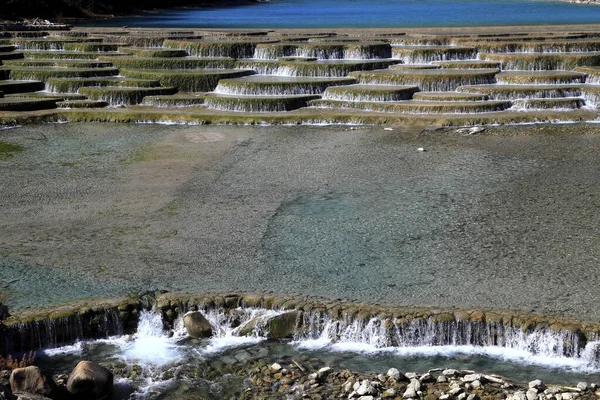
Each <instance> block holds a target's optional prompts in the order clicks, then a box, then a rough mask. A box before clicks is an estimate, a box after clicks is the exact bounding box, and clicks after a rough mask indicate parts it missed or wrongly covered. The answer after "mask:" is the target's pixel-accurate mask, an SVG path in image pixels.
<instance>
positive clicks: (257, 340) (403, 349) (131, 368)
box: [42, 307, 600, 399]
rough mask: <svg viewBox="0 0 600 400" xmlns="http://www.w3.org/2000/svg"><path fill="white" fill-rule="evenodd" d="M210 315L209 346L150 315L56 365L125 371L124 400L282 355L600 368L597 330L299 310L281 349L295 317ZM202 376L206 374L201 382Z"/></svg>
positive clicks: (56, 353) (362, 364) (238, 312)
mask: <svg viewBox="0 0 600 400" xmlns="http://www.w3.org/2000/svg"><path fill="white" fill-rule="evenodd" d="M182 308H183V309H185V308H186V307H182ZM202 312H203V314H204V316H205V317H206V319H207V320H208V321H209V322H210V324H211V326H212V329H213V336H212V337H211V338H209V339H202V340H198V339H191V338H189V337H188V336H187V333H186V331H185V328H184V325H183V316H184V315H183V313H181V314H180V315H179V316H178V317H177V319H176V320H175V321H174V322H173V324H172V325H173V326H172V328H173V329H172V330H171V331H170V330H168V329H165V325H164V322H163V320H162V318H161V314H160V313H158V312H156V311H142V312H140V315H139V323H138V329H137V332H136V333H135V334H133V335H124V336H113V337H109V338H107V339H99V340H94V341H88V342H79V343H77V344H75V345H71V346H66V347H62V348H58V349H52V350H47V351H46V352H45V357H47V358H48V359H49V362H48V364H49V365H56V363H60V362H62V363H65V359H69V357H71V358H70V361H68V363H69V365H70V366H69V368H72V366H73V365H74V364H76V362H77V361H78V360H80V359H91V360H96V361H97V362H101V363H103V364H105V365H106V364H108V365H115V366H116V367H112V368H113V369H115V368H116V373H115V376H116V382H117V383H118V384H119V385H124V386H126V387H130V388H132V389H131V390H130V392H129V393H130V394H127V395H126V396H124V397H118V398H119V399H149V398H156V396H157V394H158V393H166V392H174V391H177V390H182V387H186V385H189V384H190V383H192V384H193V385H196V387H208V388H210V390H214V388H215V387H216V388H219V387H220V388H221V389H219V390H222V388H223V387H226V385H227V383H225V381H223V382H220V383H214V381H211V380H208V381H207V377H206V376H205V375H204V374H205V373H206V371H208V370H209V369H210V368H217V367H218V368H221V367H219V366H222V365H224V364H226V365H232V364H238V363H239V364H240V368H244V365H248V364H245V363H247V362H252V361H253V360H254V361H257V360H264V361H265V362H273V361H275V360H278V359H279V358H278V357H282V356H284V357H286V356H287V357H289V356H290V355H293V356H295V357H300V356H301V355H302V354H308V355H309V356H310V357H320V358H322V359H323V360H337V361H332V362H334V364H337V363H338V362H339V363H340V364H339V365H340V367H343V366H344V365H346V366H348V365H349V366H352V367H353V368H359V369H360V368H362V369H363V370H365V371H370V370H373V368H374V366H373V358H372V357H365V354H369V355H373V354H377V357H378V359H384V360H387V361H386V362H384V363H383V364H382V365H379V364H378V365H379V367H377V368H380V367H383V366H384V365H387V366H388V367H389V366H396V367H398V368H404V369H405V370H407V369H406V368H411V366H413V367H414V366H415V365H417V364H415V362H418V361H415V360H427V359H431V360H432V361H429V362H425V363H423V362H422V361H419V362H418V363H420V364H418V365H419V367H418V368H433V367H434V366H437V367H446V366H447V365H448V363H450V365H454V366H460V365H465V363H469V362H472V363H473V364H466V365H469V366H471V368H472V367H473V366H474V365H477V368H480V366H479V363H481V362H485V363H487V365H488V366H487V368H488V369H489V370H490V371H491V372H494V371H498V370H500V371H502V368H504V372H505V373H506V370H512V369H514V368H516V366H522V368H525V369H527V368H529V370H531V368H537V369H536V370H535V371H537V372H536V373H539V372H540V371H544V370H554V371H563V372H562V373H563V374H565V373H566V374H573V373H577V374H579V375H578V376H581V374H589V373H596V372H598V371H599V370H600V363H599V361H598V360H599V355H600V341H598V337H597V335H596V334H593V333H588V334H587V335H586V336H585V338H583V336H581V335H579V334H577V333H573V332H570V331H563V330H558V331H553V330H551V329H533V330H529V331H524V330H522V329H521V328H520V327H515V326H506V325H503V324H501V323H497V322H481V321H470V320H456V319H451V318H445V319H442V320H440V319H436V318H435V317H430V318H417V319H412V320H405V319H402V320H396V319H392V318H379V317H371V318H369V317H367V318H362V317H356V316H354V315H352V314H345V315H343V316H341V317H338V318H334V317H332V315H331V313H329V312H327V311H294V313H295V315H297V317H296V318H295V334H294V338H293V340H292V341H291V342H287V341H286V342H281V341H277V342H273V341H265V339H267V338H268V337H270V336H272V332H271V331H270V329H272V326H273V325H272V323H270V321H272V320H273V319H277V318H280V317H283V316H284V315H285V314H288V315H289V314H290V312H289V311H288V310H268V309H261V308H243V307H237V308H229V309H225V308H221V307H208V308H204V309H202ZM292 321H294V319H292ZM586 339H587V342H586ZM440 357H441V358H440ZM42 358H43V357H42ZM470 359H473V361H469V360H470ZM271 360H273V361H271ZM360 360H363V361H360ZM435 360H437V361H435ZM441 360H446V361H441ZM485 360H488V361H485ZM326 362H327V361H326ZM111 363H112V364H111ZM390 363H391V364H390ZM432 363H436V364H432ZM440 363H441V365H440ZM527 366H529V367H527ZM533 366H537V367H533ZM482 368H483V367H482ZM519 368H521V367H519ZM409 370H410V369H409ZM119 371H120V372H119ZM194 371H205V372H202V373H201V374H200V375H198V372H194ZM565 371H566V372H565ZM555 373H556V372H555ZM190 374H191V375H190ZM559 374H560V372H559ZM574 376H575V375H574ZM182 379H183V380H182ZM211 379H215V378H211ZM562 379H565V378H564V377H563V378H562ZM184 381H185V382H184ZM182 382H184V383H182ZM194 382H196V383H194ZM207 382H208V384H207ZM237 384H241V380H240V381H239V382H238V383H237ZM182 385H183V386H182ZM198 385H199V386H198ZM223 385H225V386H223ZM207 390H208V389H207ZM131 393H132V394H131Z"/></svg>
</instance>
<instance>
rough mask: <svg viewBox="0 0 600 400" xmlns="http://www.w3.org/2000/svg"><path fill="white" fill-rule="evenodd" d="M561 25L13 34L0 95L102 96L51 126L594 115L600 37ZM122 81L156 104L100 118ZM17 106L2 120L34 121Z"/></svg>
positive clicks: (4, 53)
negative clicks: (481, 28)
mask: <svg viewBox="0 0 600 400" xmlns="http://www.w3.org/2000/svg"><path fill="white" fill-rule="evenodd" d="M561 29H564V31H552V32H545V31H544V30H543V28H536V29H523V30H522V31H519V30H516V31H515V30H514V29H513V30H512V32H509V31H506V32H503V31H502V30H500V29H494V30H493V31H492V32H489V33H485V32H481V31H477V30H474V31H473V33H468V32H467V33H464V32H463V33H457V32H456V31H454V30H443V29H439V30H438V31H439V32H437V33H436V31H435V30H428V31H423V32H419V31H418V30H417V29H414V30H411V31H410V32H408V33H407V34H404V33H403V32H390V33H389V34H387V33H385V32H380V31H377V32H369V31H361V30H352V31H348V30H345V31H338V32H322V33H320V32H315V31H306V32H303V31H298V32H296V31H294V32H292V31H248V32H243V31H237V32H229V31H217V30H192V29H190V30H170V31H157V30H152V29H129V28H123V29H118V30H115V31H108V30H102V29H94V28H77V29H73V30H70V31H69V30H61V31H53V30H49V29H45V30H39V31H35V30H34V31H27V32H20V31H3V32H1V34H0V36H1V37H2V38H3V39H1V40H2V42H1V43H0V62H2V63H3V64H2V66H0V86H2V87H1V88H0V89H2V91H4V92H5V93H11V94H19V93H23V94H25V93H29V92H32V91H39V90H49V91H52V92H59V93H79V94H80V95H82V96H84V97H85V98H84V99H80V100H91V102H90V103H85V102H80V103H74V106H77V105H79V104H81V105H83V104H89V105H93V106H94V109H92V110H86V109H85V108H83V109H77V110H75V109H74V108H75V107H69V108H68V109H64V108H60V109H57V110H56V111H54V112H47V113H43V114H41V113H40V115H39V116H40V118H42V120H57V119H60V120H66V121H81V120H90V121H145V122H173V121H180V122H185V123H188V122H189V123H240V122H241V121H244V123H261V124H263V123H329V124H343V123H348V122H349V121H353V123H354V122H357V121H362V122H365V123H366V122H367V121H369V123H382V122H381V121H385V123H392V122H409V121H411V120H412V117H410V116H409V114H411V113H412V114H415V116H416V115H419V120H420V121H422V122H426V123H429V124H436V125H439V124H441V125H453V124H457V123H459V121H460V123H461V124H467V125H473V124H495V123H516V122H519V123H521V122H544V121H557V120H560V121H580V120H581V119H582V118H584V120H590V119H591V120H596V119H597V118H598V115H597V110H596V104H597V103H598V93H599V91H598V90H597V88H596V87H595V85H596V84H597V83H599V82H600V78H598V77H599V76H600V73H599V72H598V71H599V69H600V40H599V39H598V36H599V32H596V31H594V30H593V29H588V30H586V31H584V32H579V31H576V30H574V29H570V30H569V29H568V28H561ZM40 82H41V83H40ZM43 84H45V86H44V87H42V86H41V85H43ZM116 87H118V88H121V87H127V88H128V89H127V91H128V92H129V93H133V92H135V91H136V90H137V93H138V94H139V93H142V92H147V93H148V96H142V97H139V96H138V97H136V98H135V101H131V102H129V101H126V102H120V103H118V102H117V103H118V105H120V106H121V107H125V108H126V110H117V109H115V108H112V109H108V110H104V111H103V112H100V110H101V107H100V106H101V105H102V104H104V103H102V101H104V102H105V103H106V104H107V105H108V106H109V107H110V106H111V105H117V103H115V102H114V101H111V100H110V99H111V96H113V95H114V93H115V92H116V91H117V89H115V88H116ZM150 87H153V88H159V87H163V88H165V89H164V90H166V91H169V90H171V89H169V88H173V89H172V90H171V92H172V93H175V92H178V93H180V94H171V95H168V94H166V93H164V92H163V93H160V94H159V93H158V92H156V93H152V91H148V90H147V88H150ZM399 87H410V88H411V89H410V90H408V89H402V90H399V89H398V88H399ZM80 88H86V89H85V90H83V89H82V91H81V92H79V90H80ZM135 88H137V89H135ZM161 90H163V89H161ZM102 92H104V94H102V95H101V94H100V93H102ZM91 93H94V98H89V95H91ZM150 93H152V94H150ZM181 93H182V94H181ZM169 96H174V97H173V98H172V100H169ZM302 96H317V97H315V98H312V97H311V98H310V99H307V98H306V97H302ZM143 97H148V99H147V100H143ZM549 98H552V99H555V100H554V101H542V99H549ZM207 99H209V100H208V101H207ZM300 99H302V101H300ZM94 100H100V101H94ZM524 100H527V101H524ZM442 103H444V104H442ZM450 103H454V105H451V104H450ZM14 104H15V109H14V110H11V109H10V108H11V107H10V106H9V105H8V104H7V105H6V106H5V108H4V110H5V111H3V112H2V114H0V123H16V122H18V123H23V122H26V121H27V120H28V118H31V114H27V115H25V114H20V113H19V112H17V109H21V107H17V106H16V103H14ZM40 104H41V103H40ZM267 104H268V106H267ZM134 106H135V108H134ZM157 107H159V108H160V109H161V111H160V112H158V111H157V110H155V108H157ZM582 107H583V108H585V112H583V111H582V110H580V109H581V108H582ZM49 109H52V108H51V107H49ZM190 109H193V110H194V111H193V113H190V112H189V110H190ZM8 111H11V112H13V111H14V112H17V113H8V114H7V112H8ZM515 111H518V113H515ZM540 111H543V113H542V114H539V112H540ZM579 111H582V112H579ZM266 112H269V113H271V115H269V117H268V118H267V117H266V116H265V115H263V114H264V113H266ZM85 113H88V114H87V115H86V114H85ZM456 114H460V115H462V116H461V117H457V115H456ZM124 115H127V118H124ZM468 116H470V117H468ZM475 116H476V117H475ZM167 118H169V120H168V121H167ZM362 122H361V123H362Z"/></svg>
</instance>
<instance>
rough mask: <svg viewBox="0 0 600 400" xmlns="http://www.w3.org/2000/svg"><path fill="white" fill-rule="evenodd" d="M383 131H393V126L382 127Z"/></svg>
mask: <svg viewBox="0 0 600 400" xmlns="http://www.w3.org/2000/svg"><path fill="white" fill-rule="evenodd" d="M383 130H384V131H393V130H394V129H393V128H383Z"/></svg>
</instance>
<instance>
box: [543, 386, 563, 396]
mask: <svg viewBox="0 0 600 400" xmlns="http://www.w3.org/2000/svg"><path fill="white" fill-rule="evenodd" d="M561 392H562V389H561V388H559V387H557V386H552V387H549V388H547V389H546V390H544V393H546V394H556V393H561Z"/></svg>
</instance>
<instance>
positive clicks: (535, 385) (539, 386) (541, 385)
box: [529, 379, 546, 390]
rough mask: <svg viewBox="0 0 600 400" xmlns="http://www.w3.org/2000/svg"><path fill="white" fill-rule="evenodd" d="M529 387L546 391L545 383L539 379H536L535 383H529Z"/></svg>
mask: <svg viewBox="0 0 600 400" xmlns="http://www.w3.org/2000/svg"><path fill="white" fill-rule="evenodd" d="M529 387H530V388H531V389H537V390H544V389H546V386H545V385H544V383H543V382H542V381H541V380H539V379H536V380H535V381H531V382H529Z"/></svg>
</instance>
